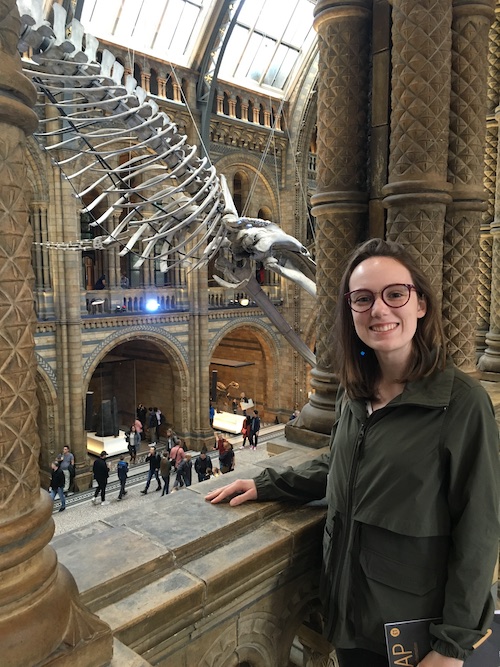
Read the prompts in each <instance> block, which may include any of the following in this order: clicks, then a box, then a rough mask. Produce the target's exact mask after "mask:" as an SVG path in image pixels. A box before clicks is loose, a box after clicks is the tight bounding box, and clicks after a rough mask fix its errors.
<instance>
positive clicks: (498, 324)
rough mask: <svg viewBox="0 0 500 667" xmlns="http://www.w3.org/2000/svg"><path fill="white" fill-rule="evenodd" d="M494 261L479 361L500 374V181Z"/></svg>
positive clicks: (493, 231)
mask: <svg viewBox="0 0 500 667" xmlns="http://www.w3.org/2000/svg"><path fill="white" fill-rule="evenodd" d="M496 120H497V123H498V124H500V107H497V113H496ZM498 157H499V160H498V162H497V174H498V173H500V151H499V152H498ZM491 237H492V259H491V305H490V329H489V331H488V333H487V334H486V350H485V352H484V354H483V356H482V357H481V358H480V359H479V364H478V368H479V370H481V371H487V372H490V373H500V179H498V178H497V182H496V195H495V218H494V220H493V222H492V223H491Z"/></svg>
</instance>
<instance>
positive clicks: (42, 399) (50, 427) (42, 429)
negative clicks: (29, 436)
mask: <svg viewBox="0 0 500 667" xmlns="http://www.w3.org/2000/svg"><path fill="white" fill-rule="evenodd" d="M35 382H36V396H37V399H38V419H37V429H38V435H39V438H40V455H39V465H40V475H41V478H42V479H41V485H42V487H44V488H47V487H48V482H49V479H50V473H49V471H50V464H51V462H52V461H53V460H54V459H55V457H56V456H57V454H58V453H59V447H58V444H57V431H58V421H59V413H58V410H57V393H56V387H55V385H54V382H53V381H51V378H50V377H49V375H47V373H46V372H45V371H44V370H42V369H41V367H40V365H39V366H38V368H37V372H36V378H35Z"/></svg>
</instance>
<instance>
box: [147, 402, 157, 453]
mask: <svg viewBox="0 0 500 667" xmlns="http://www.w3.org/2000/svg"><path fill="white" fill-rule="evenodd" d="M157 427H158V418H157V416H156V408H154V409H153V408H149V411H148V435H149V442H150V444H152V445H155V444H156V441H157V437H156V429H157Z"/></svg>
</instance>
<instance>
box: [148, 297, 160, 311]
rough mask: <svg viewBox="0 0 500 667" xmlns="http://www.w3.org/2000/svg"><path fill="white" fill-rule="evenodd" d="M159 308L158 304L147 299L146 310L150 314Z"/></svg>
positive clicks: (154, 300) (153, 300)
mask: <svg viewBox="0 0 500 667" xmlns="http://www.w3.org/2000/svg"><path fill="white" fill-rule="evenodd" d="M159 307H160V304H159V303H158V301H157V300H156V299H148V300H147V301H146V310H149V312H150V313H154V312H155V311H156V310H158V308H159Z"/></svg>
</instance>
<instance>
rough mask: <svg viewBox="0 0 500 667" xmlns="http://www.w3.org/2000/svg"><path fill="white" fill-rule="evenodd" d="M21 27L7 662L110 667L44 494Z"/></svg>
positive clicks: (12, 37) (0, 100) (5, 473)
mask: <svg viewBox="0 0 500 667" xmlns="http://www.w3.org/2000/svg"><path fill="white" fill-rule="evenodd" d="M19 28H20V22H19V14H18V11H17V7H16V3H15V1H14V0H0V56H1V59H2V68H1V71H0V145H1V151H0V155H1V157H0V174H1V177H0V199H1V205H0V303H1V308H0V313H1V315H0V331H1V332H2V336H1V337H0V402H1V409H0V504H1V510H2V511H1V514H0V655H1V658H0V662H1V664H2V667H32V666H33V665H40V666H42V665H48V664H50V665H51V667H56V666H57V665H61V666H62V665H63V664H64V665H67V664H72V665H75V666H80V667H83V665H85V666H86V667H91V666H92V667H93V666H96V667H97V666H98V665H105V664H106V663H108V662H109V660H110V659H111V655H112V644H111V641H112V638H111V633H110V630H109V628H108V627H107V626H106V625H105V624H104V623H102V622H101V621H100V620H99V619H98V618H97V617H96V616H93V615H92V614H90V613H89V612H88V611H87V610H86V609H85V608H84V607H83V606H82V605H81V603H80V601H79V596H78V591H77V589H76V585H75V582H74V580H73V579H72V577H71V575H70V574H69V572H68V571H67V570H66V569H65V568H63V567H62V566H60V565H58V563H57V557H56V554H55V552H54V550H53V549H52V548H51V547H49V546H48V543H49V541H50V539H51V537H52V534H53V532H54V523H53V521H52V518H51V512H52V503H51V501H50V498H49V496H48V494H47V493H46V492H45V491H40V478H39V471H38V458H39V452H40V442H39V439H38V436H37V428H36V418H37V409H38V406H37V401H36V392H35V373H36V362H35V356H34V339H33V329H34V322H35V320H34V310H33V270H32V267H31V243H32V233H31V229H30V226H29V224H28V213H27V210H28V207H27V202H26V193H27V192H28V191H29V187H28V181H27V177H26V133H31V132H32V131H33V130H34V129H35V128H36V125H37V119H36V116H35V114H34V113H33V112H32V111H31V108H30V107H31V106H32V105H33V104H34V101H35V91H34V89H33V87H32V86H31V83H29V81H28V80H27V79H26V78H25V77H24V75H23V74H22V72H21V63H20V59H19V56H18V53H17V41H18V35H19Z"/></svg>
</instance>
